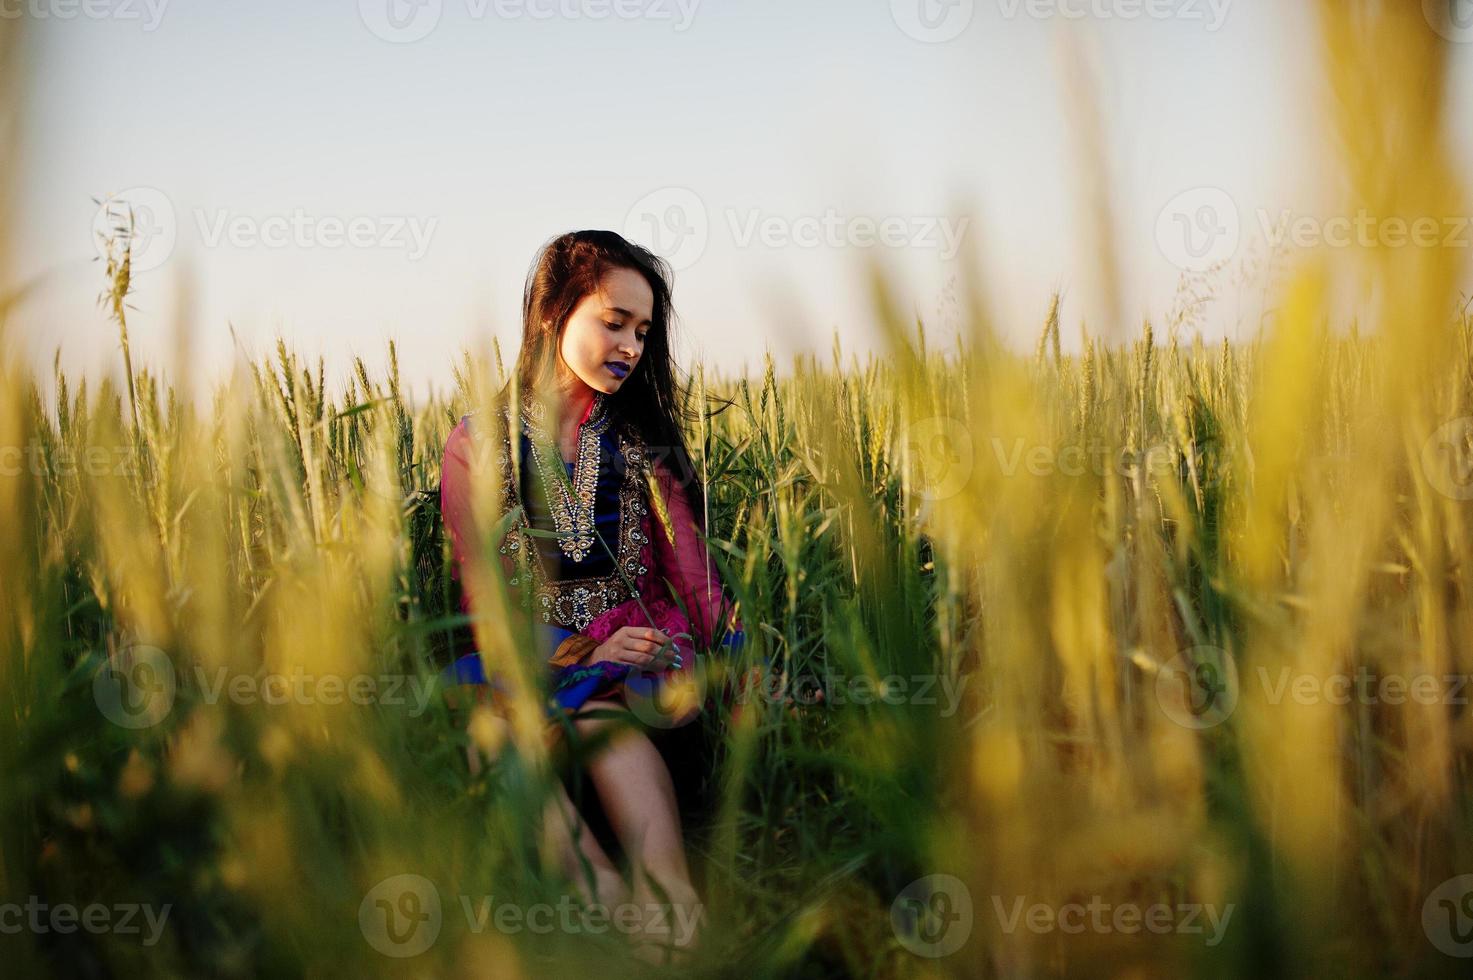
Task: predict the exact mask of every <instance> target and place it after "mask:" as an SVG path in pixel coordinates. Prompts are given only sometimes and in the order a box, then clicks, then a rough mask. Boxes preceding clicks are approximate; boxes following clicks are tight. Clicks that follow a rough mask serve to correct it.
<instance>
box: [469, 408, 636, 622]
mask: <svg viewBox="0 0 1473 980" xmlns="http://www.w3.org/2000/svg"><path fill="white" fill-rule="evenodd" d="M504 418H505V416H503V419H504ZM590 420H591V416H590ZM603 422H604V426H605V427H607V424H608V419H607V418H605V419H604V420H603ZM585 428H586V425H585ZM502 431H503V433H505V432H507V431H508V429H507V428H503V430H502ZM600 431H602V430H600ZM529 441H532V440H531V439H530V438H529ZM616 441H617V443H618V453H619V455H620V457H622V459H623V464H624V465H623V467H622V468H623V479H622V480H621V481H620V485H619V490H618V494H619V529H618V532H617V535H616V541H615V542H614V543H613V544H612V545H611V550H612V551H613V553H614V571H612V572H611V573H609V574H608V575H600V576H587V577H583V578H573V579H564V580H562V581H558V580H556V579H549V578H548V577H547V574H546V572H545V570H544V569H543V568H542V562H541V560H540V558H539V556H538V552H537V548H536V542H535V540H534V539H533V538H532V536H531V535H530V534H529V533H527V532H528V529H529V525H528V522H527V513H526V510H525V509H522V510H520V511H519V513H518V514H517V517H516V520H515V521H514V522H513V524H512V528H511V530H510V531H509V532H508V533H507V535H506V539H505V540H504V542H503V543H502V545H501V549H500V550H501V553H502V554H504V555H507V556H508V557H510V558H512V559H513V560H518V565H519V566H520V565H522V564H523V563H525V570H526V571H527V572H528V573H529V574H528V578H529V579H530V582H528V583H527V584H528V585H530V587H531V593H532V594H531V596H530V599H531V602H532V605H533V607H534V608H535V609H536V611H537V612H536V615H538V617H539V618H540V619H541V621H542V622H544V623H548V624H551V625H554V626H560V627H562V628H563V629H568V630H573V631H574V632H582V631H583V630H584V629H586V628H587V627H588V625H589V624H590V623H592V622H593V621H594V620H595V619H597V618H598V617H599V616H601V615H603V614H604V613H606V612H608V611H609V610H610V609H613V608H615V607H616V606H618V605H619V604H620V603H623V602H627V601H629V600H630V599H632V598H635V597H637V596H638V595H639V592H638V583H639V580H640V577H641V576H643V575H646V574H647V573H648V572H649V568H648V566H646V565H645V563H644V562H643V561H642V560H641V559H642V558H643V553H642V552H643V549H644V546H645V545H648V544H649V543H650V537H649V534H648V533H647V517H648V515H649V506H648V504H647V501H646V493H645V486H646V483H647V480H648V472H647V470H648V465H647V457H646V455H645V450H644V444H643V442H642V441H641V440H640V439H639V438H638V437H637V436H633V435H630V434H627V433H625V432H619V433H617V434H616ZM593 446H594V451H595V452H597V449H598V443H597V441H596V439H595V441H594V443H593ZM509 447H510V441H509V439H503V444H502V447H501V450H500V451H499V452H498V454H497V462H498V463H499V464H500V465H501V467H502V496H503V504H504V506H505V508H506V511H507V512H510V511H511V510H512V509H513V508H516V507H519V506H520V503H521V501H520V499H519V494H518V492H517V487H516V485H515V483H514V482H513V480H512V468H511V458H510V453H509ZM580 452H581V447H580ZM577 465H581V459H580V463H579V464H577ZM589 469H590V470H593V467H589ZM560 530H561V529H560ZM590 538H591V540H590V542H589V546H588V547H590V548H591V547H593V546H594V545H596V544H597V541H596V538H594V537H593V535H592V533H590ZM600 547H601V546H600ZM574 560H575V561H578V560H581V559H579V558H574ZM522 582H523V580H522V578H521V575H520V574H519V575H517V576H515V577H513V578H512V580H511V583H510V584H512V585H514V586H515V585H520V584H522Z"/></svg>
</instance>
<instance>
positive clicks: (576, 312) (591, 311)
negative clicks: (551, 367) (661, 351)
mask: <svg viewBox="0 0 1473 980" xmlns="http://www.w3.org/2000/svg"><path fill="white" fill-rule="evenodd" d="M654 302H655V294H654V292H653V291H652V290H651V289H650V284H649V283H648V282H646V281H645V278H644V276H642V275H640V274H639V273H638V272H635V271H634V270H633V269H611V270H609V271H608V272H607V273H605V274H604V277H603V282H602V283H601V284H600V285H599V288H598V290H596V291H595V292H592V293H589V294H588V295H587V296H585V297H583V300H582V302H580V303H579V304H578V305H577V306H576V307H575V308H574V309H573V313H572V315H571V316H569V317H568V324H567V326H566V327H564V328H563V336H562V340H561V341H560V342H559V344H558V353H559V354H560V355H562V361H563V364H564V365H566V368H565V370H570V371H571V372H572V374H573V375H574V376H575V377H576V378H577V379H578V380H580V381H582V382H583V383H584V384H586V385H588V387H590V388H592V389H593V390H594V391H601V392H603V393H604V394H606V395H612V394H613V393H614V392H616V391H618V390H619V388H620V387H621V386H622V385H623V384H624V382H625V381H626V380H628V378H629V376H630V375H631V374H633V373H634V370H635V368H636V367H638V366H639V358H640V355H641V354H643V353H644V340H645V333H646V332H647V331H648V330H649V329H650V318H651V316H653V312H652V311H653V308H654ZM621 366H626V367H627V368H628V370H621Z"/></svg>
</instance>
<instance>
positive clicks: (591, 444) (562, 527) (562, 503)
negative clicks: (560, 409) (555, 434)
mask: <svg viewBox="0 0 1473 980" xmlns="http://www.w3.org/2000/svg"><path fill="white" fill-rule="evenodd" d="M611 419H612V415H611V414H610V412H609V408H608V400H607V398H606V397H605V396H604V394H603V393H602V392H595V393H594V396H593V404H592V406H591V407H590V408H589V412H588V417H587V418H585V419H584V420H583V424H582V425H581V426H580V427H579V429H578V448H577V452H576V453H575V455H574V458H573V476H572V480H571V483H570V481H569V479H568V474H567V472H566V470H565V464H564V465H559V466H556V467H555V466H553V460H554V459H556V460H557V462H558V463H560V464H561V463H562V462H563V458H562V454H561V453H560V452H558V450H557V448H556V446H555V445H554V444H553V440H552V439H549V438H548V435H547V411H546V409H545V408H544V407H543V406H542V405H540V404H538V403H537V402H536V401H535V400H533V401H531V402H529V403H527V404H526V405H524V407H523V412H522V431H523V432H525V433H526V435H527V442H528V444H529V445H530V446H531V450H532V464H533V466H534V467H536V470H537V474H538V476H539V477H540V478H541V480H542V485H543V486H544V487H546V488H547V494H548V509H549V510H550V511H551V512H552V520H553V527H554V529H555V530H556V531H557V543H558V547H559V548H560V549H562V552H563V553H564V554H566V555H567V556H568V557H569V558H570V559H572V560H573V561H575V562H581V561H582V560H583V559H584V558H585V557H587V556H588V553H589V552H590V551H592V550H593V545H594V533H595V532H594V516H593V508H594V495H595V493H596V492H597V490H598V469H599V458H600V456H601V455H602V450H601V448H600V444H599V439H600V437H601V436H602V435H603V434H604V433H605V432H606V431H608V428H609V423H610V421H611ZM539 443H541V445H539Z"/></svg>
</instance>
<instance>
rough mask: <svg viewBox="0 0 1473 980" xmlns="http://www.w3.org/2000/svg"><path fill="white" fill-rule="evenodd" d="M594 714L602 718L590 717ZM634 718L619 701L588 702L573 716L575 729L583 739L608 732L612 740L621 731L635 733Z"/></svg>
mask: <svg viewBox="0 0 1473 980" xmlns="http://www.w3.org/2000/svg"><path fill="white" fill-rule="evenodd" d="M592 714H597V715H600V716H601V717H590V715H592ZM633 719H634V716H633V715H631V714H630V713H629V709H628V708H626V707H624V705H622V704H620V703H619V702H617V701H587V702H585V703H584V704H583V707H582V708H580V709H579V710H578V712H577V713H576V714H575V715H573V728H574V730H575V731H577V733H578V735H579V736H580V737H582V738H590V737H593V736H596V735H599V734H601V733H604V732H607V733H608V734H609V736H610V738H612V737H613V736H614V735H615V734H616V733H618V732H620V731H634V730H635V729H634V725H633Z"/></svg>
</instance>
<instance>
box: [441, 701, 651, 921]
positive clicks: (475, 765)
mask: <svg viewBox="0 0 1473 980" xmlns="http://www.w3.org/2000/svg"><path fill="white" fill-rule="evenodd" d="M477 722H478V724H479V725H482V726H489V727H490V728H491V729H494V730H493V731H490V732H487V731H485V730H482V731H478V732H477V733H476V734H477V736H479V737H478V738H475V739H473V740H472V741H471V743H470V744H468V745H467V746H466V762H467V763H468V765H469V766H470V772H471V775H472V776H475V775H477V774H478V773H479V772H480V771H481V757H482V754H483V751H486V752H487V753H488V754H487V759H488V761H489V760H491V759H494V758H495V757H496V752H497V749H496V748H494V747H495V746H501V745H505V744H506V741H507V739H508V738H509V737H510V734H511V730H510V729H511V726H510V725H509V724H508V723H507V721H506V719H505V718H502V717H501V716H499V715H494V714H490V713H489V712H487V713H485V714H483V715H481V716H480V717H479V718H478V719H477ZM478 742H479V743H480V745H481V746H484V747H485V748H484V750H483V749H482V748H480V747H478V745H477V743H478ZM575 829H576V830H577V831H578V833H577V839H576V840H575V839H574V830H575ZM539 853H540V855H541V857H542V860H543V862H544V863H545V864H555V865H556V866H557V867H558V868H559V869H560V870H561V871H562V872H563V874H564V875H566V876H567V877H568V879H569V880H571V881H572V882H573V884H574V887H576V888H577V889H578V894H579V896H580V897H582V899H583V902H584V904H585V905H588V904H593V903H594V902H597V903H599V904H601V905H604V906H606V907H608V908H613V907H614V906H616V905H620V904H623V903H624V902H627V901H629V888H628V886H627V885H626V884H625V883H624V879H623V877H622V876H620V874H619V869H618V868H616V867H614V862H613V861H610V860H609V856H608V855H607V854H605V853H604V849H603V848H602V847H600V846H599V843H598V839H597V838H596V837H594V836H593V831H591V830H590V829H589V828H588V826H587V825H586V824H584V823H583V817H582V815H581V814H580V813H579V812H578V808H577V807H575V806H573V801H572V800H571V799H569V798H568V791H567V790H566V789H564V788H563V784H562V781H561V780H559V781H558V782H557V783H556V785H555V786H554V787H553V793H552V797H551V799H549V800H548V801H547V806H546V807H544V808H543V811H542V840H541V846H540V850H539ZM585 860H586V861H587V862H588V865H589V866H590V867H591V868H592V870H593V891H592V893H591V894H590V892H589V889H588V876H587V875H586V874H585V873H584V868H583V861H585Z"/></svg>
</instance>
